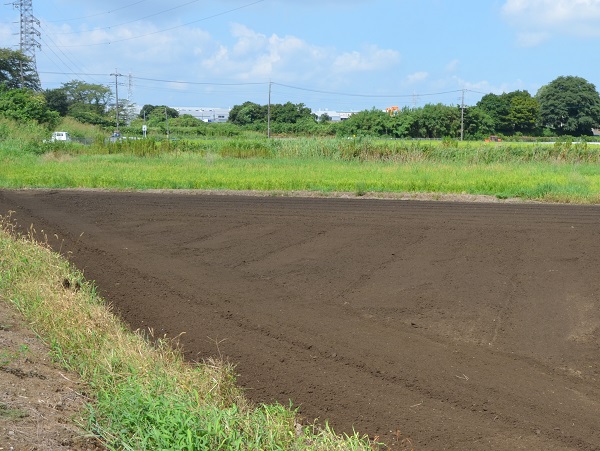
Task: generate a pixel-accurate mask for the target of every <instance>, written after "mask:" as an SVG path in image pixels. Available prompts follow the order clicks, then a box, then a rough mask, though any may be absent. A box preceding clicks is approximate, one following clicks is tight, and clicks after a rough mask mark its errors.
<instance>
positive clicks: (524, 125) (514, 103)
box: [508, 91, 540, 134]
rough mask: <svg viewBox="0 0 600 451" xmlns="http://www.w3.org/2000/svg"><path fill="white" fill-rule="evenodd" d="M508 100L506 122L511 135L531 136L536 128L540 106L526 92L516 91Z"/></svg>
mask: <svg viewBox="0 0 600 451" xmlns="http://www.w3.org/2000/svg"><path fill="white" fill-rule="evenodd" d="M516 92H518V93H519V94H518V95H513V96H512V98H511V100H510V110H509V113H508V122H509V123H510V124H511V127H510V128H511V131H512V132H513V133H524V134H531V133H533V132H535V130H536V128H537V127H538V122H539V116H540V104H539V102H538V101H537V99H535V98H534V97H531V95H530V94H529V93H528V92H527V91H516Z"/></svg>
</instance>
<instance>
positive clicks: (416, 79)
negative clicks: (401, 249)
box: [406, 72, 429, 84]
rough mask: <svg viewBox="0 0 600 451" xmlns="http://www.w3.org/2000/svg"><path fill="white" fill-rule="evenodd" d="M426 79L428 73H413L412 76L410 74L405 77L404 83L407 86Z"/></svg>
mask: <svg viewBox="0 0 600 451" xmlns="http://www.w3.org/2000/svg"><path fill="white" fill-rule="evenodd" d="M427 77H429V73H427V72H415V73H414V74H410V75H409V76H408V77H406V82H407V83H409V84H410V83H417V82H419V81H423V80H425V79H426V78H427Z"/></svg>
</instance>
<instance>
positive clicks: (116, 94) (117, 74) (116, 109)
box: [110, 69, 123, 133]
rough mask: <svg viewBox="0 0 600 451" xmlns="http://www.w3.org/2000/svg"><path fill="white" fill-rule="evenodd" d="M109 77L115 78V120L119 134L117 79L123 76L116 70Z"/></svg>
mask: <svg viewBox="0 0 600 451" xmlns="http://www.w3.org/2000/svg"><path fill="white" fill-rule="evenodd" d="M110 75H111V76H114V77H115V99H116V103H115V111H116V112H115V118H116V120H117V133H119V77H122V76H123V75H121V74H120V73H119V71H118V70H117V69H115V73H114V74H110Z"/></svg>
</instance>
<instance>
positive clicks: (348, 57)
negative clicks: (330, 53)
mask: <svg viewBox="0 0 600 451" xmlns="http://www.w3.org/2000/svg"><path fill="white" fill-rule="evenodd" d="M399 61H400V54H399V53H398V52H397V51H396V50H388V49H380V48H379V47H377V46H375V45H371V46H367V47H365V48H364V49H363V51H362V52H359V51H357V50H355V51H352V52H347V53H343V54H341V55H339V56H337V57H336V58H335V60H334V62H333V69H334V70H335V71H336V72H338V73H348V72H364V71H377V70H383V69H387V68H390V67H392V66H394V65H395V64H397V63H398V62H399Z"/></svg>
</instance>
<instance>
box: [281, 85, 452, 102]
mask: <svg viewBox="0 0 600 451" xmlns="http://www.w3.org/2000/svg"><path fill="white" fill-rule="evenodd" d="M273 84H274V85H277V86H282V87H285V88H290V89H297V90H299V91H307V92H316V93H318V94H330V95H337V96H348V97H370V98H388V97H401V98H402V97H407V98H408V97H410V98H412V97H414V95H415V94H414V93H413V94H354V93H347V92H336V91H322V90H318V89H311V88H301V87H299V86H291V85H284V84H282V83H275V82H273ZM456 92H462V89H456V90H454V91H444V92H432V93H427V94H418V95H419V96H439V95H443V94H453V93H456Z"/></svg>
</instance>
